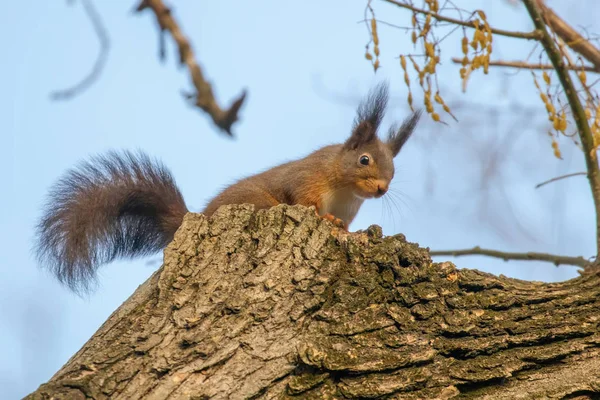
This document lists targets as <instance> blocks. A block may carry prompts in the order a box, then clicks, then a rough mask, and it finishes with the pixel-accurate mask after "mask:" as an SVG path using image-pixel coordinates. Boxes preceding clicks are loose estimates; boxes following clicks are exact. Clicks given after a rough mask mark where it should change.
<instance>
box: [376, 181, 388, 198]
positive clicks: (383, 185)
mask: <svg viewBox="0 0 600 400" xmlns="http://www.w3.org/2000/svg"><path fill="white" fill-rule="evenodd" d="M388 186H389V184H388V183H387V182H379V183H378V184H377V195H378V196H383V195H384V194H385V193H386V192H387V191H388Z"/></svg>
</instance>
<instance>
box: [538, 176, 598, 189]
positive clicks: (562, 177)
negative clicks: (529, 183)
mask: <svg viewBox="0 0 600 400" xmlns="http://www.w3.org/2000/svg"><path fill="white" fill-rule="evenodd" d="M579 175H587V172H574V173H572V174H567V175H561V176H557V177H555V178H552V179H548V180H547V181H544V182H542V183H538V184H537V185H535V188H536V189H537V188H540V187H542V186H544V185H547V184H548V183H552V182H556V181H560V180H561V179H566V178H571V177H572V176H579Z"/></svg>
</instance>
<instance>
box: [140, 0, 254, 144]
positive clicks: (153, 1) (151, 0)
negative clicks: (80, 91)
mask: <svg viewBox="0 0 600 400" xmlns="http://www.w3.org/2000/svg"><path fill="white" fill-rule="evenodd" d="M146 8H149V9H151V10H152V11H153V12H154V15H155V16H156V21H157V22H158V25H159V27H160V29H161V35H162V34H163V32H164V31H168V32H169V33H170V34H171V36H172V37H173V40H174V41H175V43H177V46H178V49H179V59H180V62H181V63H182V64H185V65H187V68H188V70H189V73H190V76H191V78H192V82H193V85H194V87H195V88H196V93H195V94H192V95H190V96H187V95H186V96H185V97H188V98H195V101H194V104H195V106H197V107H198V108H200V109H202V110H203V111H204V112H206V113H207V114H208V115H210V117H211V118H212V120H213V122H214V123H215V125H217V126H218V127H219V128H221V130H222V131H223V132H225V133H226V134H227V135H229V136H233V133H232V132H231V126H232V125H233V124H234V123H235V122H236V121H237V120H238V111H239V109H240V108H241V106H242V104H243V103H244V99H245V98H246V91H245V90H244V91H243V92H242V94H241V95H240V96H239V97H238V98H237V99H236V100H235V101H234V102H233V103H232V104H231V106H230V107H229V109H228V110H223V109H221V108H220V107H219V105H218V104H217V101H216V100H215V97H214V95H213V91H212V86H211V84H210V83H208V82H207V81H206V79H205V78H204V74H203V73H202V69H201V68H200V66H199V65H198V63H197V62H196V59H195V56H194V52H193V50H192V46H191V45H190V42H189V41H188V39H187V38H186V37H185V35H184V34H183V32H182V31H181V28H180V27H179V25H178V24H177V22H176V21H175V19H174V18H173V16H172V15H171V10H170V9H169V8H168V7H166V6H165V5H164V4H163V2H162V0H142V1H141V2H140V4H139V5H138V6H137V8H136V11H137V12H140V11H143V10H145V9H146ZM161 47H162V46H161ZM161 51H163V50H161Z"/></svg>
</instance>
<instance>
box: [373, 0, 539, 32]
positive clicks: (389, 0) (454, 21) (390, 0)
mask: <svg viewBox="0 0 600 400" xmlns="http://www.w3.org/2000/svg"><path fill="white" fill-rule="evenodd" d="M383 1H385V2H386V3H390V4H394V5H396V6H398V7H401V8H406V9H407V10H411V11H413V12H416V13H418V14H423V15H431V17H432V18H435V19H436V20H438V21H444V22H450V23H452V24H456V25H461V26H466V27H469V28H475V24H473V22H469V21H462V20H460V19H456V18H450V17H446V16H444V15H441V14H437V13H434V12H431V11H427V10H423V9H421V8H417V7H415V6H412V5H410V4H407V3H402V2H401V1H396V0H383ZM491 31H492V33H494V34H496V35H501V36H508V37H513V38H520V39H527V40H540V38H541V35H542V33H541V32H539V31H537V30H534V31H532V32H515V31H506V30H503V29H495V28H491Z"/></svg>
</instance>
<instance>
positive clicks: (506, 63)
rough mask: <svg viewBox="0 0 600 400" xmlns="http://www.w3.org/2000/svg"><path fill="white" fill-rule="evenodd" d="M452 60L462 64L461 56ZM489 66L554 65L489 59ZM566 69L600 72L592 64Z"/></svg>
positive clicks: (545, 67)
mask: <svg viewBox="0 0 600 400" xmlns="http://www.w3.org/2000/svg"><path fill="white" fill-rule="evenodd" d="M452 62H453V63H455V64H462V58H457V57H453V58H452ZM489 66H490V67H509V68H519V69H541V70H544V69H545V70H550V69H552V70H553V69H554V66H553V65H551V64H529V63H526V62H523V61H490V62H489ZM567 69H568V70H573V71H586V72H597V73H600V68H596V67H593V66H587V65H585V66H567Z"/></svg>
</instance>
